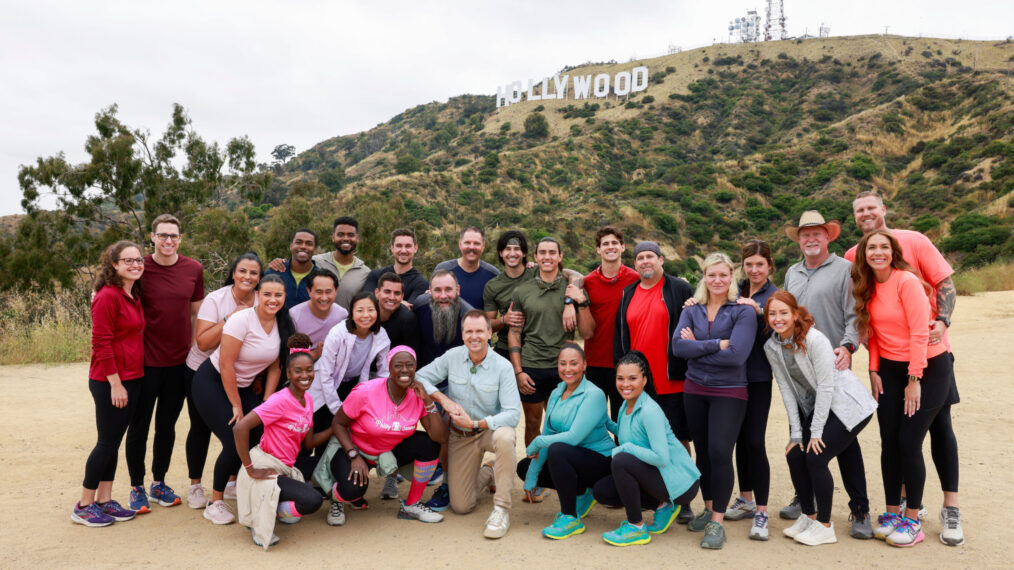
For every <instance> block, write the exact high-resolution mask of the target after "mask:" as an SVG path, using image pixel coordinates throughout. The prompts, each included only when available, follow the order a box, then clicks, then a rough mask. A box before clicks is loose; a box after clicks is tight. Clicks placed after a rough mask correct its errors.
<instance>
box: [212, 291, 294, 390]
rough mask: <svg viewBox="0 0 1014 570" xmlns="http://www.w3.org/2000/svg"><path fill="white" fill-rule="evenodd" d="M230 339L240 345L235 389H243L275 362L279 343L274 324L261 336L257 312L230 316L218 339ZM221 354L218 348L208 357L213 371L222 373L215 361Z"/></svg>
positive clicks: (254, 310) (262, 332) (276, 326)
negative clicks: (228, 337) (227, 337)
mask: <svg viewBox="0 0 1014 570" xmlns="http://www.w3.org/2000/svg"><path fill="white" fill-rule="evenodd" d="M226 335H228V336H231V337H232V338H236V339H239V340H240V341H241V342H242V343H243V344H242V345H241V346H240V347H239V356H237V357H236V365H235V367H236V386H238V387H240V388H246V387H247V386H249V385H250V384H252V383H253V381H254V378H255V377H256V376H257V375H258V374H260V372H261V371H262V370H264V369H265V368H267V367H268V366H270V365H271V363H272V362H274V361H275V360H278V350H279V345H280V343H281V340H280V339H279V338H278V323H273V324H272V326H271V332H269V333H266V332H264V327H262V326H261V321H260V319H258V318H257V309H252V308H251V309H243V310H242V311H240V312H238V313H236V314H234V315H233V316H232V317H230V318H229V320H228V321H226V322H225V327H223V328H222V336H226ZM221 353H222V345H221V344H220V345H218V348H216V349H215V352H213V353H211V357H210V358H211V364H212V365H214V367H215V370H218V371H219V372H221V371H222V368H221V366H220V365H219V358H220V357H221Z"/></svg>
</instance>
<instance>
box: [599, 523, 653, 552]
mask: <svg viewBox="0 0 1014 570" xmlns="http://www.w3.org/2000/svg"><path fill="white" fill-rule="evenodd" d="M602 540H604V541H606V542H607V543H609V544H612V545H613V546H634V545H635V544H648V543H649V542H651V535H650V534H648V530H647V529H646V528H645V527H644V526H641V527H640V528H638V527H636V526H634V525H632V524H630V523H629V522H627V521H623V522H622V523H620V527H619V528H617V529H616V530H611V531H608V532H604V533H602Z"/></svg>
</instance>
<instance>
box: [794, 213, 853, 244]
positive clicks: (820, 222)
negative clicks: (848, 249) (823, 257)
mask: <svg viewBox="0 0 1014 570" xmlns="http://www.w3.org/2000/svg"><path fill="white" fill-rule="evenodd" d="M814 227H822V228H824V229H825V230H826V231H827V241H829V242H832V241H834V240H836V239H838V236H840V235H841V224H839V223H838V222H836V221H835V220H831V221H830V222H825V221H824V216H821V215H820V212H818V211H817V210H807V211H805V212H803V215H802V216H799V226H797V227H791V226H790V227H787V228H785V235H787V236H789V239H791V240H792V241H799V230H801V229H803V228H814Z"/></svg>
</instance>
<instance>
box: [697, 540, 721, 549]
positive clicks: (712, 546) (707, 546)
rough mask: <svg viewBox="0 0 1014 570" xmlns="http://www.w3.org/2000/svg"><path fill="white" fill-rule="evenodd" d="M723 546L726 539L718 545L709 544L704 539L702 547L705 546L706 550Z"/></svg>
mask: <svg viewBox="0 0 1014 570" xmlns="http://www.w3.org/2000/svg"><path fill="white" fill-rule="evenodd" d="M723 546H725V541H724V540H723V541H722V542H720V543H718V544H717V545H714V544H708V543H706V542H703V541H702V542H701V548H704V549H706V550H721V549H722V547H723Z"/></svg>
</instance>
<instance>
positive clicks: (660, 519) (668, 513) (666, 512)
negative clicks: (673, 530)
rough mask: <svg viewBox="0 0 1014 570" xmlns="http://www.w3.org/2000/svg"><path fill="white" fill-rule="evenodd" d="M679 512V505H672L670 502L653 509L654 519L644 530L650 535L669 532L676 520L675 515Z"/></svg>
mask: <svg viewBox="0 0 1014 570" xmlns="http://www.w3.org/2000/svg"><path fill="white" fill-rule="evenodd" d="M679 512H680V507H679V505H674V504H672V503H670V502H668V501H667V502H666V503H665V504H664V505H662V506H661V507H659V508H657V509H655V518H653V519H652V520H651V524H650V525H648V526H647V527H646V528H647V530H648V532H650V533H651V534H662V533H663V532H665V531H667V530H669V527H670V526H671V525H672V523H673V521H675V520H676V515H678V514H679Z"/></svg>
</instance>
